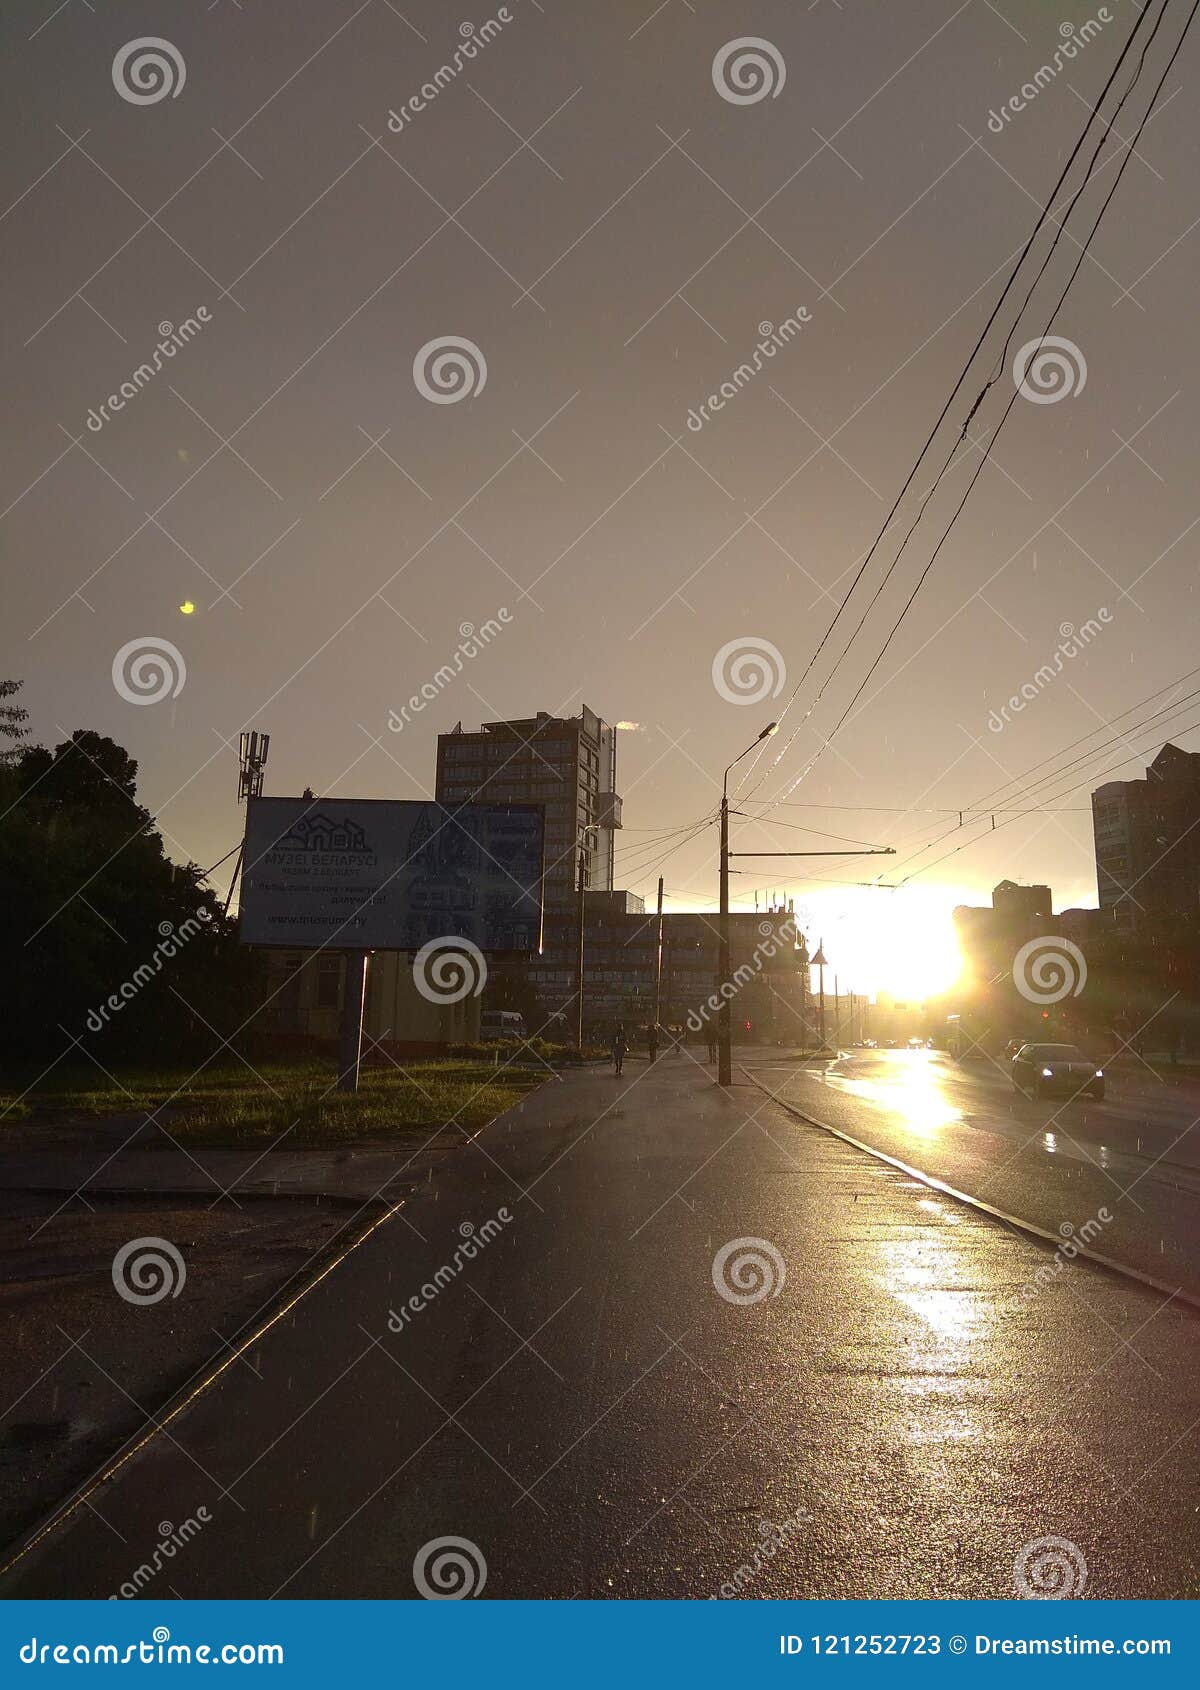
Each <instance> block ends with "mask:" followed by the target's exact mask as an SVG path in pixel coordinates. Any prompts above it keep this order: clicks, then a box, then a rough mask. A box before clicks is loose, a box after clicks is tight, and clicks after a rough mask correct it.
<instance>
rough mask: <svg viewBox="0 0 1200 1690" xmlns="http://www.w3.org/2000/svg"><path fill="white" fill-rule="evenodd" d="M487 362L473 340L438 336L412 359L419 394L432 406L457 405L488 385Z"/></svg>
mask: <svg viewBox="0 0 1200 1690" xmlns="http://www.w3.org/2000/svg"><path fill="white" fill-rule="evenodd" d="M487 374H488V369H487V359H486V358H485V357H484V355H483V353H482V352H481V350H480V349H479V347H478V346H476V344H475V342H474V341H473V340H464V339H463V337H462V336H461V335H456V334H444V335H439V336H438V338H437V339H436V340H427V341H426V342H425V344H424V346H423V347H422V348H421V350H420V351H419V352H418V353H417V355H416V357H415V358H414V359H413V381H414V382H415V383H416V386H417V392H418V393H419V394H420V395H421V397H422V398H423V399H428V400H429V403H430V404H431V405H457V404H458V402H459V400H460V399H473V398H474V397H475V395H476V394H477V393H482V392H483V390H484V388H485V387H486V386H487Z"/></svg>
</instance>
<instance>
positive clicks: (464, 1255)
mask: <svg viewBox="0 0 1200 1690" xmlns="http://www.w3.org/2000/svg"><path fill="white" fill-rule="evenodd" d="M512 1218H513V1217H512V1211H511V1210H510V1209H497V1210H496V1213H495V1215H494V1216H493V1217H492V1218H491V1219H490V1220H486V1221H484V1223H483V1225H482V1226H476V1225H475V1223H474V1221H463V1222H461V1223H460V1225H459V1228H458V1236H459V1238H460V1239H461V1240H462V1242H461V1243H460V1244H459V1245H458V1246H457V1248H456V1249H455V1252H454V1256H453V1259H452V1260H451V1261H448V1262H443V1263H442V1265H441V1266H440V1267H439V1268H437V1269H435V1271H434V1272H433V1273H431V1274H430V1276H429V1278H428V1279H427V1280H426V1281H425V1283H424V1285H422V1287H421V1289H420V1291H414V1292H413V1294H412V1296H411V1297H410V1298H409V1299H408V1301H407V1302H406V1303H403V1304H402V1305H401V1306H400V1308H398V1309H389V1310H388V1331H389V1332H395V1333H401V1332H403V1331H404V1329H405V1327H406V1326H407V1325H408V1324H409V1323H410V1322H411V1320H412V1317H413V1316H414V1315H415V1314H422V1313H424V1311H425V1310H426V1309H427V1308H428V1307H429V1305H430V1303H432V1302H433V1301H434V1300H435V1299H436V1298H437V1297H440V1296H441V1294H442V1292H443V1291H444V1290H445V1289H446V1288H447V1286H449V1285H453V1283H454V1281H455V1280H456V1279H457V1278H458V1276H459V1274H460V1273H462V1272H463V1271H464V1269H465V1268H466V1267H467V1265H468V1263H470V1262H473V1261H475V1260H476V1258H477V1257H479V1256H480V1255H482V1254H483V1251H484V1250H485V1249H486V1248H487V1246H488V1245H489V1244H490V1243H491V1242H492V1239H493V1238H498V1237H499V1236H500V1234H501V1233H502V1232H503V1231H504V1228H505V1227H506V1226H507V1225H508V1224H509V1222H510V1221H511V1220H512Z"/></svg>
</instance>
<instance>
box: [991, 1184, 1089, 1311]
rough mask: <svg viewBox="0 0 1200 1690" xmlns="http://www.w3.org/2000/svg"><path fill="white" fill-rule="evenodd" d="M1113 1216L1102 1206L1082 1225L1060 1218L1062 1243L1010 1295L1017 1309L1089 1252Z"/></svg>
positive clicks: (1031, 1299)
mask: <svg viewBox="0 0 1200 1690" xmlns="http://www.w3.org/2000/svg"><path fill="white" fill-rule="evenodd" d="M1112 1219H1113V1217H1112V1214H1111V1212H1110V1211H1109V1210H1108V1209H1104V1208H1101V1209H1097V1210H1096V1213H1095V1214H1094V1215H1093V1216H1092V1217H1091V1218H1090V1219H1089V1220H1086V1221H1084V1223H1083V1225H1082V1226H1076V1225H1075V1222H1074V1221H1060V1222H1059V1224H1058V1236H1059V1237H1060V1238H1061V1239H1062V1243H1061V1244H1059V1245H1057V1246H1056V1247H1055V1251H1054V1255H1053V1256H1052V1257H1051V1259H1050V1260H1049V1261H1048V1262H1043V1263H1042V1265H1041V1267H1040V1268H1039V1269H1038V1270H1037V1272H1036V1273H1035V1274H1034V1275H1033V1278H1032V1279H1027V1280H1026V1281H1025V1283H1024V1285H1022V1287H1021V1289H1020V1291H1018V1292H1017V1293H1016V1294H1015V1295H1014V1296H1013V1297H1012V1298H1011V1300H1010V1303H1009V1307H1010V1308H1013V1309H1017V1308H1020V1306H1021V1304H1022V1303H1032V1302H1033V1300H1034V1299H1035V1298H1036V1297H1037V1296H1039V1295H1040V1293H1041V1292H1043V1291H1044V1290H1045V1289H1046V1287H1047V1286H1048V1285H1053V1284H1054V1282H1055V1280H1056V1279H1057V1278H1058V1276H1059V1275H1060V1274H1061V1273H1063V1272H1064V1271H1065V1270H1066V1268H1067V1266H1068V1264H1069V1263H1071V1262H1073V1261H1074V1260H1075V1258H1076V1256H1083V1255H1086V1254H1087V1251H1088V1247H1089V1246H1090V1245H1091V1243H1092V1240H1093V1239H1095V1238H1098V1237H1099V1236H1100V1234H1101V1233H1102V1232H1103V1231H1104V1229H1105V1227H1106V1226H1111V1224H1112Z"/></svg>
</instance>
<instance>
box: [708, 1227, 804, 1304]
mask: <svg viewBox="0 0 1200 1690" xmlns="http://www.w3.org/2000/svg"><path fill="white" fill-rule="evenodd" d="M786 1278H787V1263H786V1262H785V1261H784V1259H783V1257H782V1256H781V1255H780V1253H779V1251H778V1250H777V1249H776V1248H775V1246H774V1244H772V1243H770V1241H769V1240H768V1239H766V1238H733V1239H731V1240H730V1241H729V1243H728V1244H722V1246H721V1248H720V1249H719V1250H718V1251H717V1253H716V1255H715V1256H714V1257H713V1265H712V1282H713V1285H714V1287H715V1288H716V1291H717V1295H718V1296H720V1297H724V1299H725V1301H726V1302H727V1303H743V1304H745V1303H761V1302H762V1301H763V1299H764V1298H765V1297H778V1295H779V1293H780V1292H781V1291H782V1290H783V1282H784V1280H785V1279H786Z"/></svg>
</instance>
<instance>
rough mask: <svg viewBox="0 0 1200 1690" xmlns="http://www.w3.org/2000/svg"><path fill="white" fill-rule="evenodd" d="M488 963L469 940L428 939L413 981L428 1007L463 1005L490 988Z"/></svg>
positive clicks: (418, 957) (416, 961)
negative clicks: (464, 1000) (465, 1001)
mask: <svg viewBox="0 0 1200 1690" xmlns="http://www.w3.org/2000/svg"><path fill="white" fill-rule="evenodd" d="M487 972H488V971H487V961H486V959H485V957H484V954H483V952H482V951H481V950H480V949H479V946H478V945H475V944H472V942H471V940H470V939H460V938H458V937H457V936H456V935H455V934H452V933H451V934H446V935H444V936H443V937H442V938H440V939H429V940H427V941H426V943H425V944H423V945H422V946H421V949H420V950H419V951H418V952H417V954H416V956H415V957H414V958H413V980H414V982H415V983H416V988H417V990H418V992H420V994H421V996H422V997H423V998H424V999H425V1000H426V1002H428V1003H436V1004H451V1003H461V1002H462V1000H463V999H464V998H477V997H478V996H479V994H480V993H481V992H482V991H483V988H484V987H485V986H486V985H487Z"/></svg>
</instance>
